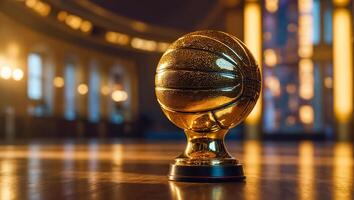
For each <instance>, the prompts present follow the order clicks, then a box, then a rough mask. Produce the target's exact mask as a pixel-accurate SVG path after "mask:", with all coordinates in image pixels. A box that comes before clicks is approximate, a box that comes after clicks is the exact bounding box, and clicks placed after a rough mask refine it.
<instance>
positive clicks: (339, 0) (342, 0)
mask: <svg viewBox="0 0 354 200" xmlns="http://www.w3.org/2000/svg"><path fill="white" fill-rule="evenodd" d="M349 3H350V0H333V4H334V5H336V6H347V5H348V4H349Z"/></svg>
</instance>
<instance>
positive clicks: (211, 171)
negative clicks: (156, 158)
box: [168, 164, 246, 182]
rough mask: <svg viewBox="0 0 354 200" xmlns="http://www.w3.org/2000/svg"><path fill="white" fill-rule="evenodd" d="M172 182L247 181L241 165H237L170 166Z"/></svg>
mask: <svg viewBox="0 0 354 200" xmlns="http://www.w3.org/2000/svg"><path fill="white" fill-rule="evenodd" d="M168 178H169V180H171V181H181V182H242V181H244V180H245V178H246V177H245V176H244V173H243V167H242V165H241V164H235V165H210V166H205V165H202V166H196V165H175V164H171V165H170V174H169V176H168Z"/></svg>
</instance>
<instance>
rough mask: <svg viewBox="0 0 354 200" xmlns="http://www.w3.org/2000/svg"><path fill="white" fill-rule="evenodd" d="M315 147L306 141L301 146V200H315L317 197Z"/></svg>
mask: <svg viewBox="0 0 354 200" xmlns="http://www.w3.org/2000/svg"><path fill="white" fill-rule="evenodd" d="M314 156H315V147H314V145H313V143H312V142H309V141H305V142H301V143H300V145H299V194H300V198H299V199H301V200H306V199H314V196H315V191H316V190H315V189H314V187H315V180H316V179H315V171H314Z"/></svg>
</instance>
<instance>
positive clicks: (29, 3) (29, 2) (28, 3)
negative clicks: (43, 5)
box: [25, 0, 38, 8]
mask: <svg viewBox="0 0 354 200" xmlns="http://www.w3.org/2000/svg"><path fill="white" fill-rule="evenodd" d="M37 2H38V0H26V2H25V3H26V6H27V7H29V8H33V7H34V6H35V5H36V3H37Z"/></svg>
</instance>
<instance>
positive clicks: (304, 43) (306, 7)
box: [298, 0, 313, 58]
mask: <svg viewBox="0 0 354 200" xmlns="http://www.w3.org/2000/svg"><path fill="white" fill-rule="evenodd" d="M298 7H299V14H300V15H299V27H298V38H299V49H298V54H299V56H300V57H301V58H310V57H311V56H312V55H313V42H312V40H313V16H312V7H313V0H299V4H298Z"/></svg>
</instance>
